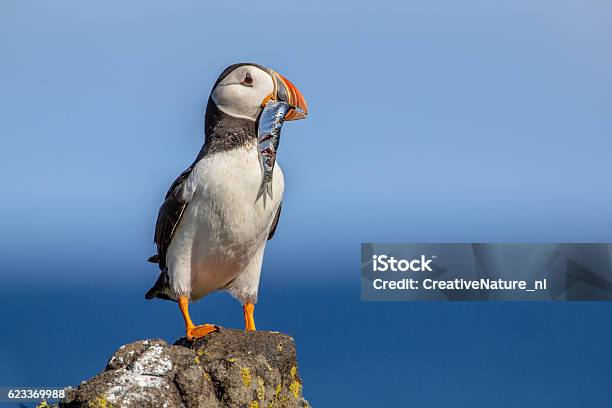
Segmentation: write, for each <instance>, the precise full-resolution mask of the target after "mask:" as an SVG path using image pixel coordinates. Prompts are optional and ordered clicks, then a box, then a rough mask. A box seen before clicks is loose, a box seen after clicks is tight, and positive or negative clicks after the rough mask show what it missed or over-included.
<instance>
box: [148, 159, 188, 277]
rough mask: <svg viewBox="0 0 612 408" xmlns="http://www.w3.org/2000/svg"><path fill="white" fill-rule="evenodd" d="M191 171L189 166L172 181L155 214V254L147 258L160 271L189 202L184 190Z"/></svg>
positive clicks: (164, 265)
mask: <svg viewBox="0 0 612 408" xmlns="http://www.w3.org/2000/svg"><path fill="white" fill-rule="evenodd" d="M192 170H193V165H191V166H189V168H187V170H185V171H184V172H182V173H181V175H180V176H178V177H177V179H176V180H174V183H172V185H171V186H170V189H169V190H168V192H167V193H166V197H165V199H164V202H163V204H162V205H161V207H160V208H159V213H158V214H157V223H156V224H155V236H154V237H153V241H154V242H155V244H156V245H157V254H156V255H153V256H152V257H151V258H149V262H153V263H159V268H160V269H162V270H163V269H164V268H165V267H166V251H167V249H168V247H169V246H170V241H172V236H173V235H174V231H176V227H177V226H178V224H179V222H180V221H181V217H182V216H183V212H184V211H185V208H186V207H187V204H189V201H188V200H186V199H185V194H184V189H185V182H186V181H187V178H188V177H189V175H190V174H191V171H192Z"/></svg>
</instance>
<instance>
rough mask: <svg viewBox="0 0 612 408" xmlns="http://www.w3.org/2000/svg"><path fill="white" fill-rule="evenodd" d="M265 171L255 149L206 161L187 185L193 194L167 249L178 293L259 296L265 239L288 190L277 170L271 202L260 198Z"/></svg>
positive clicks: (240, 150)
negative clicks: (221, 290) (216, 291)
mask: <svg viewBox="0 0 612 408" xmlns="http://www.w3.org/2000/svg"><path fill="white" fill-rule="evenodd" d="M261 180H262V172H261V167H260V164H259V157H258V152H257V149H256V147H255V146H254V145H253V146H249V147H246V148H239V149H235V150H231V151H228V152H223V153H216V154H214V155H212V156H208V157H205V158H203V159H202V160H200V161H199V162H198V164H197V165H196V166H195V168H194V170H193V171H192V174H191V175H190V177H189V179H188V181H187V184H186V194H188V195H191V194H193V196H192V198H191V200H190V202H189V205H188V206H187V209H186V210H185V214H183V217H182V219H181V223H180V225H179V227H178V228H177V231H176V233H175V236H174V237H173V239H172V243H171V245H170V247H169V248H168V253H167V258H168V260H169V262H168V266H169V271H168V272H169V275H170V278H171V283H172V286H173V288H174V289H175V292H177V293H178V292H183V293H189V294H190V295H191V297H192V298H193V299H198V298H200V297H202V296H204V295H206V294H207V293H210V292H212V291H215V290H218V289H222V288H225V287H226V285H228V284H230V282H231V284H230V285H229V287H228V288H227V289H228V290H229V291H230V292H231V293H233V294H234V295H235V296H237V297H238V298H239V299H242V300H244V299H252V298H253V297H255V298H256V296H257V287H258V285H259V275H260V271H261V262H262V257H263V251H264V248H265V244H266V241H267V237H268V234H269V231H270V227H271V225H272V221H273V219H274V216H275V215H276V210H277V209H278V206H279V204H280V201H281V199H282V195H283V191H284V179H283V173H282V171H281V169H280V167H279V166H278V165H276V166H275V168H274V177H273V186H272V191H273V198H272V199H271V200H270V199H269V198H268V199H267V200H266V202H265V205H264V200H263V197H259V198H258V193H259V190H260V187H261Z"/></svg>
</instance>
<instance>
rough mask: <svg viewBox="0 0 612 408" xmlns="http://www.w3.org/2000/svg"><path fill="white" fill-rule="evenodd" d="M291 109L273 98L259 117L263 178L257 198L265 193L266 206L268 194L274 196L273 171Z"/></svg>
mask: <svg viewBox="0 0 612 408" xmlns="http://www.w3.org/2000/svg"><path fill="white" fill-rule="evenodd" d="M290 109H291V106H290V105H289V104H288V103H286V102H283V101H277V100H273V101H270V102H268V103H267V104H266V106H265V107H264V109H263V111H262V112H261V116H260V117H259V125H258V127H257V143H258V151H259V163H260V164H261V172H262V176H263V180H262V182H261V187H260V189H259V193H258V194H257V199H259V197H261V196H262V195H263V199H264V206H265V205H266V196H268V197H270V199H272V197H273V196H272V173H273V172H274V163H275V162H276V150H277V149H278V143H279V142H280V134H281V128H282V126H283V123H284V122H285V116H286V115H287V112H288V111H289V110H290Z"/></svg>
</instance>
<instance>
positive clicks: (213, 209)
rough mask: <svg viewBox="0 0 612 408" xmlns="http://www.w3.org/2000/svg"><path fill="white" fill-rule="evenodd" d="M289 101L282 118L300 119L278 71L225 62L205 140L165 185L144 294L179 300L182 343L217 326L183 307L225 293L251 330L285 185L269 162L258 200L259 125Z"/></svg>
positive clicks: (296, 100) (301, 111) (300, 105)
mask: <svg viewBox="0 0 612 408" xmlns="http://www.w3.org/2000/svg"><path fill="white" fill-rule="evenodd" d="M271 101H279V102H284V103H286V104H288V106H289V110H288V112H287V114H286V116H285V118H284V120H285V121H292V120H299V119H304V118H305V117H306V116H307V114H308V106H307V104H306V101H305V99H304V97H303V96H302V94H301V93H300V91H299V90H298V89H297V88H296V87H295V86H294V85H293V84H292V83H291V82H290V81H289V80H288V79H286V78H285V77H283V76H282V75H280V74H279V73H278V72H276V71H274V70H272V69H270V68H267V67H264V66H262V65H259V64H255V63H238V64H234V65H231V66H229V67H227V68H226V69H225V70H223V72H221V74H220V75H219V77H218V79H217V81H216V82H215V84H214V86H213V88H212V91H211V93H210V96H209V98H208V103H207V106H206V113H205V118H204V136H205V137H204V144H203V146H202V148H201V149H200V151H199V153H198V155H197V157H196V159H195V161H194V162H193V163H192V164H191V165H190V166H189V167H188V168H187V169H186V170H185V171H183V172H182V173H181V174H180V175H179V176H178V177H177V179H176V180H175V181H174V182H173V183H172V185H171V186H170V188H169V190H168V192H167V193H166V196H165V198H164V202H163V203H162V205H161V207H160V209H159V213H158V216H157V223H156V225H155V234H154V243H155V245H156V246H157V254H155V255H153V256H152V257H151V258H149V261H150V262H152V263H157V264H158V265H159V269H160V274H159V277H158V278H157V280H156V282H155V284H154V285H153V287H151V289H149V290H148V292H147V293H146V294H145V298H146V299H153V298H160V299H165V300H172V301H175V302H177V303H178V306H179V309H180V312H181V314H182V317H183V320H184V322H185V337H186V338H187V340H190V341H191V340H194V339H198V338H201V337H203V336H205V335H207V334H209V333H211V332H214V331H217V330H219V326H218V325H215V324H200V325H196V324H194V323H193V321H192V320H191V317H190V315H189V304H190V303H192V302H195V301H197V300H199V299H201V298H203V297H204V296H206V295H208V294H210V293H212V292H215V291H226V292H229V293H230V294H231V295H232V296H233V297H234V298H236V299H237V300H238V301H239V302H240V303H241V304H242V308H243V314H244V322H245V330H247V331H253V330H255V318H254V311H255V303H256V302H257V293H258V290H259V279H260V275H261V268H262V262H263V256H264V251H265V248H266V243H267V241H269V240H270V239H272V238H273V237H274V233H275V231H276V227H277V225H278V222H279V218H280V214H281V208H282V197H283V191H284V187H285V181H284V177H283V172H282V170H281V168H280V166H279V165H278V163H276V162H275V163H274V165H273V171H274V173H273V174H274V177H273V178H272V181H271V189H272V191H273V192H274V194H273V195H272V196H271V197H269V198H268V200H264V199H263V198H264V197H261V193H260V189H261V186H262V166H261V165H260V158H259V152H258V147H257V146H258V122H259V119H260V116H261V113H262V111H263V110H264V108H265V106H266V104H268V103H269V102H271Z"/></svg>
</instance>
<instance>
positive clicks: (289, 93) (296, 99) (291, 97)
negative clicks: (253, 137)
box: [272, 72, 308, 120]
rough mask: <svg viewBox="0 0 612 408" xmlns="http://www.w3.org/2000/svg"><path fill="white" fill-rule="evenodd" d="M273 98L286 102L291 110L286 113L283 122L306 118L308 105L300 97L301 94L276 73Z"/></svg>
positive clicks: (274, 75)
mask: <svg viewBox="0 0 612 408" xmlns="http://www.w3.org/2000/svg"><path fill="white" fill-rule="evenodd" d="M272 75H273V77H274V84H275V93H276V95H275V97H273V98H272V99H278V100H279V101H283V102H287V103H288V104H289V105H290V106H291V110H290V111H289V112H287V116H285V120H298V119H304V118H306V115H308V104H307V103H306V100H305V99H304V96H302V93H301V92H300V91H298V89H297V88H296V87H295V85H293V84H292V83H291V81H289V80H288V79H287V78H285V77H283V76H282V75H281V74H279V73H278V72H274V73H273V74H272Z"/></svg>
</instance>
